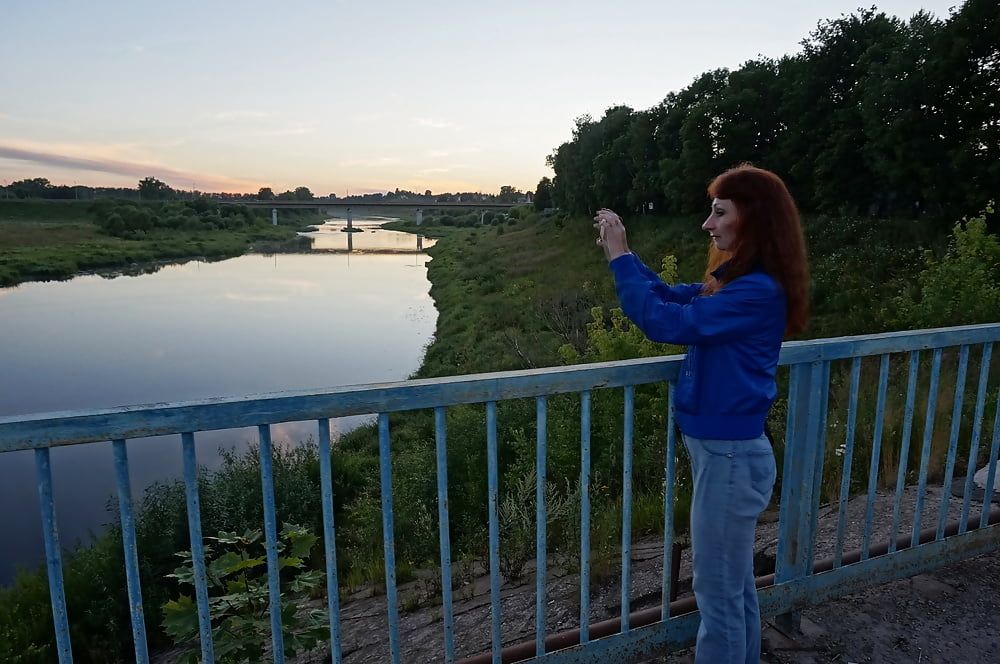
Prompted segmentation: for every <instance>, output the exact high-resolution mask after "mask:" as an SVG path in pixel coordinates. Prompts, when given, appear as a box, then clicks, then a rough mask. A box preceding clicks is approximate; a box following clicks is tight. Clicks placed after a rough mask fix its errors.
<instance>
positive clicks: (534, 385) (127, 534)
mask: <svg viewBox="0 0 1000 664" xmlns="http://www.w3.org/2000/svg"><path fill="white" fill-rule="evenodd" d="M998 339H1000V324H991V325H976V326H966V327H955V328H945V329H936V330H923V331H908V332H897V333H889V334H879V335H866V336H859V337H842V338H836V339H819V340H812V341H802V342H790V343H786V344H785V345H784V346H783V348H782V353H781V360H780V363H781V364H782V365H787V366H788V367H789V370H790V374H789V380H788V392H787V405H788V419H787V426H786V431H785V437H784V456H783V458H782V460H781V461H782V462H783V475H782V479H781V496H780V503H779V504H780V513H779V526H778V530H779V540H778V548H777V555H776V559H775V571H774V574H773V575H770V576H767V577H763V578H759V579H758V587H759V588H760V603H761V612H762V614H763V615H765V616H782V617H783V618H782V619H783V620H785V621H786V622H790V623H794V620H795V614H794V611H795V610H797V609H799V608H801V607H803V606H806V605H809V604H812V603H818V602H822V601H825V600H828V599H830V598H833V597H836V596H839V595H842V594H846V593H850V592H855V591H857V590H858V589H861V588H863V587H867V586H871V585H876V584H879V583H883V582H886V581H889V580H892V579H897V578H903V577H905V576H910V575H913V574H916V573H918V572H920V571H923V570H927V569H931V568H934V567H938V566H940V565H944V564H948V563H950V562H953V561H955V560H960V559H963V558H967V557H971V556H975V555H978V554H980V553H983V552H986V551H990V550H993V549H997V548H1000V526H998V525H994V524H997V523H998V522H1000V513H998V512H997V511H996V510H993V511H990V510H989V509H988V506H989V505H990V501H989V497H988V496H987V497H986V498H985V500H984V502H983V505H984V508H983V509H982V510H981V511H980V514H979V515H978V517H970V509H971V497H972V493H973V491H972V486H973V473H974V471H975V468H976V466H977V460H978V459H979V458H981V456H982V454H981V451H980V442H981V438H982V429H983V426H982V425H983V420H984V419H985V409H986V402H987V394H988V391H989V390H988V387H989V382H990V367H991V357H992V344H993V343H994V342H996V341H997V340H998ZM955 347H957V348H958V360H957V363H958V366H957V370H956V371H957V374H956V379H955V393H954V397H953V408H952V417H951V423H950V435H949V438H948V451H947V458H946V460H945V467H944V476H943V486H942V494H941V495H942V502H941V506H940V510H939V516H938V519H937V522H936V524H934V527H933V528H932V529H928V530H922V529H921V526H922V525H923V524H922V522H921V518H922V516H921V515H922V513H923V511H924V507H925V506H924V499H925V489H926V488H927V484H928V467H929V462H930V455H931V451H932V447H933V441H932V436H933V432H934V422H935V415H936V413H937V410H938V407H937V399H938V391H939V387H940V378H941V373H942V363H943V357H944V351H945V349H949V348H955ZM973 348H975V349H977V350H978V352H977V353H975V354H974V355H973V357H974V358H975V357H978V359H979V367H980V370H979V380H978V386H977V388H976V401H975V407H974V413H973V415H972V421H971V422H965V423H964V424H965V425H966V427H965V428H966V430H967V431H969V432H970V438H969V440H968V448H967V450H964V452H963V454H960V453H959V447H960V446H959V438H960V433H961V431H962V425H963V421H962V420H963V417H962V416H963V412H964V411H963V400H964V394H965V383H966V382H967V381H966V373H967V368H968V365H969V361H970V351H971V350H972V349H973ZM924 351H932V352H931V361H930V378H929V384H928V388H927V390H926V395H925V398H926V411H925V415H924V427H923V440H922V446H921V450H920V463H919V469H918V472H917V492H918V493H917V506H916V508H915V510H914V520H913V523H912V532H911V533H910V534H909V535H906V534H905V533H904V534H902V536H900V535H901V533H900V528H901V526H902V517H901V515H902V510H901V496H902V494H903V492H904V490H905V487H906V485H907V477H908V474H909V473H910V471H911V470H912V469H910V468H908V459H909V457H910V455H911V452H910V437H911V433H912V430H913V419H914V415H915V411H916V403H917V397H916V395H917V392H918V383H919V372H920V367H921V358H920V356H921V353H922V352H924ZM903 353H905V354H908V358H909V369H908V373H907V386H906V393H905V394H906V398H905V406H904V409H903V413H902V429H903V433H902V440H901V447H900V451H899V467H898V472H897V476H896V483H895V486H896V493H895V499H894V503H893V511H892V532H891V536H890V538H889V540H888V542H887V543H886V544H884V545H878V546H876V545H872V543H871V538H872V523H873V520H874V517H875V513H874V504H875V495H876V489H877V486H878V485H877V478H878V475H879V467H880V452H881V449H882V438H883V434H884V431H883V422H884V418H885V409H886V402H887V390H888V382H889V366H890V356H891V355H892V354H903ZM868 356H878V357H879V358H880V359H879V374H878V376H879V379H878V386H877V388H876V404H875V410H874V435H873V438H872V444H871V456H870V459H869V460H868V465H869V472H868V486H867V494H866V511H865V523H864V532H863V535H862V542H861V547H860V550H859V551H855V552H853V553H848V554H845V553H844V550H843V548H844V533H845V522H846V512H845V510H846V505H847V502H848V499H849V498H850V478H851V468H852V464H853V461H854V460H853V457H854V452H855V438H856V436H855V430H856V423H857V417H858V410H859V393H860V391H861V380H860V379H861V361H862V358H864V357H868ZM949 357H950V355H949ZM680 359H681V358H680V357H679V356H672V357H664V358H652V359H640V360H629V361H621V362H610V363H602V364H590V365H578V366H571V367H557V368H549V369H536V370H528V371H515V372H504V373H494V374H480V375H472V376H456V377H449V378H442V379H428V380H413V381H406V382H400V383H389V384H380V385H363V386H353V387H344V388H336V389H332V390H329V391H325V392H300V393H282V394H276V395H265V396H258V397H246V398H239V399H218V400H211V401H203V402H191V403H178V404H167V405H153V406H135V407H126V408H117V409H110V410H102V411H88V412H68V413H48V414H41V415H30V416H15V417H5V418H0V453H2V452H11V451H15V450H27V449H33V450H34V453H35V462H36V475H37V481H38V491H39V498H40V503H41V515H42V524H43V533H44V539H45V552H46V562H47V569H48V578H49V590H50V597H51V602H52V614H53V621H54V625H55V635H56V642H57V649H58V656H59V661H60V662H70V661H72V648H71V644H70V637H69V634H70V632H69V620H70V618H71V617H70V616H68V615H67V611H66V601H65V597H64V590H63V580H62V559H61V551H60V546H59V537H58V531H57V527H56V515H55V507H54V505H53V500H52V473H51V468H50V457H49V450H50V448H51V447H55V446H61V445H79V444H86V443H92V442H98V441H106V440H111V441H113V452H114V461H115V469H116V476H117V485H118V499H119V510H120V518H121V530H122V539H123V545H124V549H125V568H126V579H127V585H128V589H127V590H128V597H129V604H130V610H131V619H132V631H133V637H134V645H135V656H136V661H137V662H148V661H149V654H148V649H147V645H146V628H145V624H144V618H143V611H142V592H141V589H140V587H139V567H138V559H139V556H140V555H141V552H139V551H137V550H136V539H135V526H134V517H133V509H132V499H131V491H130V486H129V465H128V456H127V443H126V441H127V440H129V439H135V438H143V437H148V436H162V435H168V434H173V435H179V439H180V445H181V454H182V457H183V461H184V482H185V487H186V497H187V510H188V527H189V531H190V539H191V552H192V563H193V569H194V577H195V587H196V598H197V606H198V614H199V625H200V640H201V642H200V646H201V654H202V660H203V661H204V662H212V661H214V655H213V643H212V624H211V616H210V613H209V598H208V587H207V580H206V569H205V553H204V549H203V545H202V532H201V522H200V507H199V497H198V481H197V471H198V467H197V463H196V458H195V433H196V432H199V431H209V430H221V429H233V428H238V427H246V426H256V427H258V430H259V437H260V472H261V482H262V487H263V502H264V531H265V541H266V551H267V570H268V575H269V598H270V618H271V628H272V646H273V650H272V652H273V656H274V659H275V661H276V662H282V661H283V655H282V653H283V650H284V649H283V647H282V630H281V613H280V606H281V605H280V589H279V586H278V580H279V575H278V565H279V562H278V550H277V532H276V524H277V515H276V509H275V501H274V485H273V477H272V444H271V436H270V426H271V425H272V424H276V423H280V422H289V421H302V420H315V421H316V423H317V432H318V438H319V459H320V476H321V477H320V480H321V486H322V501H321V504H322V511H323V525H324V533H323V535H324V544H325V565H326V574H327V577H326V578H327V607H326V608H327V612H328V613H329V628H330V652H331V659H332V661H333V662H335V663H339V662H340V661H342V654H341V653H342V648H341V619H340V606H339V597H338V595H339V593H338V580H337V564H336V543H335V542H336V531H335V527H334V517H333V497H332V491H333V489H334V487H333V483H332V479H331V478H332V469H331V462H330V458H331V456H330V423H329V420H330V418H336V417H344V416H349V415H359V414H377V416H378V434H379V452H380V483H381V504H382V528H383V540H384V562H385V583H386V595H387V597H386V600H387V613H388V615H387V618H388V634H387V635H386V639H387V640H388V643H389V653H390V657H391V660H392V661H393V662H399V661H401V644H400V636H399V612H398V611H399V609H398V598H397V584H396V577H395V574H396V563H395V540H394V537H395V529H394V521H393V500H392V489H393V487H392V474H391V435H390V430H389V413H393V412H398V411H407V410H417V409H434V412H435V429H436V434H435V442H436V460H437V469H438V476H437V491H438V518H439V535H440V552H441V594H442V612H441V615H442V620H441V623H442V625H441V628H442V630H443V645H444V647H443V653H441V659H442V660H443V661H445V662H448V663H451V662H454V661H455V643H454V639H455V635H454V612H453V605H454V600H453V597H452V570H451V564H452V559H451V546H450V536H449V516H448V478H447V465H446V462H445V461H446V450H447V433H446V430H445V414H446V409H447V408H448V407H451V406H456V405H458V404H474V403H480V404H485V408H486V439H487V459H488V470H487V477H488V506H487V512H488V517H489V567H490V614H491V615H490V617H491V621H490V632H491V642H492V648H491V651H490V653H488V654H487V655H484V656H483V657H482V658H479V659H483V660H484V661H490V660H492V661H493V662H500V661H501V660H503V661H515V660H516V659H518V658H530V657H536V658H537V661H543V662H578V661H597V660H598V659H600V658H603V657H607V656H614V658H615V661H630V660H635V659H639V658H642V657H646V656H649V655H650V654H652V653H655V652H658V651H662V650H664V649H668V648H672V647H677V646H681V645H684V644H686V643H689V642H690V641H691V640H692V639H693V637H694V635H695V632H696V630H697V626H698V614H697V613H696V612H695V608H696V607H695V606H694V603H693V600H692V599H691V598H686V599H681V600H678V601H676V602H674V603H671V602H670V600H669V598H670V597H671V588H670V585H671V578H670V577H671V575H670V574H669V571H670V570H671V568H672V567H673V566H672V564H671V562H672V561H671V559H670V558H671V555H672V546H671V542H672V540H673V535H674V523H673V513H674V510H673V503H674V495H673V494H674V485H675V481H674V480H675V472H676V469H675V463H676V458H677V450H676V440H675V435H674V426H673V422H672V402H673V389H672V388H673V381H674V380H675V379H676V376H677V372H678V369H679V366H680ZM848 362H849V363H850V383H849V394H848V395H847V409H846V410H847V412H846V419H845V424H846V426H845V435H844V443H843V445H842V446H840V449H839V450H838V452H840V455H839V456H840V457H841V458H842V465H843V468H842V470H841V472H842V479H841V482H840V490H839V504H838V507H839V510H838V526H837V539H836V546H835V551H834V555H833V556H832V557H831V558H828V559H826V560H822V561H817V560H815V559H814V558H815V556H814V548H815V547H814V536H815V532H816V523H817V513H818V510H819V507H820V494H821V483H822V479H823V470H824V463H825V459H826V458H827V457H828V456H829V454H828V449H829V446H830V445H829V443H828V442H827V432H828V428H829V427H828V413H829V405H828V401H829V394H830V381H831V367H832V366H833V364H834V363H844V364H846V363H848ZM838 367H839V365H838ZM843 368H845V369H846V367H843ZM845 374H846V372H845ZM662 382H668V383H669V384H670V389H669V390H668V395H669V396H668V400H669V404H668V414H667V426H666V431H664V432H663V435H664V436H665V438H666V449H665V457H664V459H663V464H664V465H663V473H664V475H663V477H664V482H665V484H664V486H665V487H666V490H665V492H664V494H665V495H664V524H663V525H664V537H663V543H664V545H663V578H662V600H661V605H660V607H658V608H657V609H655V610H646V611H643V612H637V613H634V614H633V613H632V612H631V611H630V597H629V588H630V586H631V584H630V574H631V545H632V534H631V529H630V524H631V520H632V514H631V511H632V483H631V476H632V461H633V446H632V442H633V441H632V437H633V423H632V420H633V411H634V387H635V386H637V385H644V384H650V383H662ZM611 388H622V389H623V391H624V413H623V416H624V422H623V425H624V426H623V432H624V435H623V441H622V443H623V448H622V450H623V478H622V493H623V495H622V518H623V522H622V543H621V552H622V553H621V556H622V557H621V562H622V567H621V569H622V571H621V577H622V578H621V587H622V592H621V615H620V616H619V617H618V618H615V619H613V620H606V621H604V622H602V623H596V624H594V625H591V624H590V593H591V588H590V562H591V547H590V542H589V537H590V509H591V504H590V500H591V499H590V481H591V477H590V474H591V473H590V444H591V440H590V433H591V432H590V400H591V393H592V391H594V390H599V389H611ZM572 393H577V394H579V395H580V406H581V441H580V443H581V474H580V501H581V504H580V513H581V524H580V526H581V529H580V574H579V583H580V625H579V629H578V630H574V631H573V632H572V633H569V634H565V633H564V634H547V633H546V627H545V625H546V569H547V564H546V554H547V548H548V545H547V541H546V535H547V533H546V505H545V486H546V456H547V450H546V445H547V432H546V424H547V403H548V402H547V397H550V396H553V395H558V394H572ZM520 398H534V399H535V400H536V404H537V406H536V417H537V441H536V444H537V472H536V476H537V482H538V485H537V494H536V511H537V527H536V528H537V532H536V555H537V565H536V569H537V571H536V595H537V597H536V605H535V606H536V616H535V638H534V641H533V642H526V643H524V644H521V645H519V646H514V647H508V648H506V649H504V648H503V647H502V642H503V641H502V637H503V635H502V634H501V610H500V609H501V604H500V586H501V583H500V555H499V554H500V549H499V539H500V538H499V520H498V500H499V495H498V486H499V478H498V461H497V459H498V449H497V448H498V443H497V402H500V401H504V400H509V399H520ZM998 402H1000V397H998ZM998 423H1000V403H998V404H997V406H996V415H995V416H994V421H993V430H992V439H991V444H990V448H989V452H988V454H987V455H986V458H987V462H988V464H989V467H990V471H989V474H988V477H987V482H986V486H987V487H991V486H993V481H994V472H993V468H994V467H995V465H996V461H997V457H998V452H1000V450H998V448H1000V427H998ZM834 442H836V441H834ZM963 448H964V445H963ZM963 455H964V458H965V459H966V461H967V463H966V468H965V478H964V491H963V492H962V502H961V518H960V519H959V520H958V522H957V524H955V523H952V524H949V523H948V522H947V515H948V506H949V504H950V500H951V493H952V491H951V490H952V483H953V481H954V474H955V470H956V467H957V462H958V460H959V458H960V457H961V456H963ZM834 458H836V455H835V457H834ZM508 640H509V639H508Z"/></svg>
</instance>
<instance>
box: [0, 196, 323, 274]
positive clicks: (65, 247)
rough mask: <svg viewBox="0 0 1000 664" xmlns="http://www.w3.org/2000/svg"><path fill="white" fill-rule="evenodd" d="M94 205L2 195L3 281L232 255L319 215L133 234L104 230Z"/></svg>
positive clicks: (280, 237) (289, 235)
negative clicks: (118, 234) (276, 222)
mask: <svg viewBox="0 0 1000 664" xmlns="http://www.w3.org/2000/svg"><path fill="white" fill-rule="evenodd" d="M153 205H157V204H153V203H151V204H149V206H153ZM90 207H91V203H90V202H83V201H80V202H73V201H67V202H58V203H56V202H47V201H0V287H9V286H16V285H17V284H19V283H23V282H25V281H50V280H61V279H69V278H71V277H73V276H76V275H78V274H85V273H89V272H102V273H103V272H107V271H111V272H117V271H125V272H128V273H141V272H144V271H152V270H155V269H157V266H158V265H162V264H166V263H175V262H183V261H186V260H193V259H199V260H221V259H224V258H231V257H234V256H239V255H241V254H243V253H245V252H246V251H248V250H250V249H252V248H255V247H259V248H260V249H261V250H266V249H267V247H269V246H281V245H282V244H284V243H287V242H290V241H294V240H295V238H296V233H297V232H298V231H299V230H301V229H302V228H303V227H305V226H306V225H308V223H309V222H310V221H312V222H315V221H316V220H318V215H308V216H304V215H295V216H290V215H285V216H286V217H287V219H286V220H285V221H284V223H283V224H281V225H278V226H272V225H270V223H269V222H268V221H267V220H265V219H264V218H263V217H260V220H259V223H256V224H253V225H249V226H247V227H245V228H239V229H211V230H187V229H156V230H155V231H150V232H149V233H145V234H144V235H143V237H141V238H135V239H132V238H122V237H114V236H112V235H109V234H107V233H105V232H103V231H102V229H101V228H100V227H99V226H98V225H97V223H96V222H95V219H94V215H93V214H92V213H91V211H90Z"/></svg>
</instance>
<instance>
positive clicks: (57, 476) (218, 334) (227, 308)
mask: <svg viewBox="0 0 1000 664" xmlns="http://www.w3.org/2000/svg"><path fill="white" fill-rule="evenodd" d="M384 221H385V220H384V219H382V220H378V219H358V220H355V222H354V225H355V227H357V228H359V229H361V230H362V232H359V233H346V232H342V231H341V229H342V228H343V226H344V223H343V221H342V220H336V219H332V220H329V221H328V222H326V223H324V224H323V225H322V226H320V227H319V229H318V230H317V231H316V232H314V233H309V234H307V235H309V236H310V237H312V238H313V243H312V250H311V251H308V252H305V253H294V254H290V253H281V254H273V255H263V254H247V255H243V256H240V257H238V258H232V259H229V260H224V261H219V262H211V263H205V262H199V261H190V262H187V263H183V264H178V265H168V266H165V267H163V268H161V269H160V270H158V271H156V272H154V273H151V274H142V275H139V276H118V277H115V278H108V277H103V276H98V275H85V276H78V277H76V278H74V279H71V280H69V281H62V282H32V283H26V284H21V285H19V286H16V287H14V288H5V289H0V340H2V342H0V416H7V415H19V414H27V413H37V412H49V411H64V410H81V409H92V408H108V407H114V406H122V405H131V404H143V403H160V402H172V401H190V400H198V399H206V398H211V397H224V396H242V395H246V394H257V393H264V392H280V391H283V390H309V389H322V388H325V387H334V386H339V385H351V384H359V383H369V382H382V381H392V380H402V379H405V378H407V377H408V376H409V375H410V374H412V373H413V372H414V371H415V370H416V369H417V368H418V366H419V364H420V362H421V360H422V358H423V352H424V348H425V347H426V345H427V344H428V343H429V341H430V340H431V337H432V335H433V333H434V326H435V322H436V319H437V312H436V310H435V308H434V303H433V301H432V300H431V297H430V295H429V290H430V283H429V282H428V280H427V269H426V266H425V264H426V262H427V261H428V260H429V259H428V258H427V255H426V254H425V253H423V251H422V249H423V248H426V247H429V246H430V245H431V244H432V243H433V241H432V240H424V239H423V238H418V237H417V236H414V235H410V234H406V233H399V232H394V231H387V230H383V229H380V228H378V224H379V223H382V222H384ZM364 419H365V418H363V417H354V418H344V419H342V420H334V421H332V422H331V429H332V431H333V432H335V433H336V432H341V433H342V432H343V431H346V430H349V429H351V428H353V427H356V426H357V425H358V424H359V423H360V422H362V421H363V420H364ZM315 435H316V425H315V422H310V423H288V424H280V425H275V426H273V427H272V437H273V439H274V440H275V442H276V443H277V444H282V443H284V444H294V443H296V442H298V441H301V440H305V439H307V438H309V437H310V436H311V437H312V438H313V439H315ZM255 439H256V431H255V430H251V429H242V430H235V431H226V432H212V433H205V434H199V436H198V445H197V454H198V461H199V463H200V464H201V465H204V466H209V467H215V466H217V465H218V463H219V454H218V449H219V448H220V447H230V446H235V447H237V448H238V449H244V448H245V447H246V446H247V445H248V444H249V443H250V442H251V441H254V440H255ZM129 462H130V468H131V481H132V490H133V496H134V497H135V498H136V499H138V498H139V497H140V496H141V494H142V491H143V490H144V488H145V487H147V486H149V485H150V484H151V483H153V482H156V481H164V480H171V479H173V478H176V477H179V476H180V473H181V451H180V443H179V437H170V438H167V437H163V438H149V439H143V440H137V441H134V442H132V443H130V445H129ZM52 471H53V486H54V493H55V506H56V514H57V519H58V524H59V534H60V540H61V543H62V544H63V546H64V547H66V546H72V545H73V544H74V543H75V542H79V541H86V540H87V539H88V538H89V535H90V533H92V532H95V531H99V530H100V529H101V527H102V526H103V524H105V523H108V522H109V521H111V520H112V519H113V514H112V513H111V512H109V511H108V510H107V505H108V504H109V499H111V498H113V496H114V491H115V483H114V474H113V473H114V467H113V460H112V454H111V445H110V443H95V444H89V445H78V446H67V447H59V448H54V449H53V450H52ZM0 504H2V505H3V506H4V507H3V509H2V510H0V532H2V533H4V540H5V543H4V546H3V547H2V548H0V583H7V582H9V581H10V580H11V578H12V576H13V573H14V570H15V569H16V568H17V567H19V566H21V567H25V566H29V567H33V566H35V565H37V564H38V563H39V562H40V561H41V560H42V557H43V543H42V536H41V525H40V516H39V506H38V494H37V489H36V485H35V474H34V456H33V454H32V453H31V452H30V451H23V452H11V453H6V454H2V455H0ZM110 504H114V505H115V506H117V501H113V502H112V503H110ZM115 509H117V507H115Z"/></svg>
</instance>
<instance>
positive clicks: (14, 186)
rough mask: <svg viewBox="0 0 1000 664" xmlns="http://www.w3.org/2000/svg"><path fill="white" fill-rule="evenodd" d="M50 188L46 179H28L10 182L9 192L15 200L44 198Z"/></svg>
mask: <svg viewBox="0 0 1000 664" xmlns="http://www.w3.org/2000/svg"><path fill="white" fill-rule="evenodd" d="M50 187H51V185H50V184H49V181H48V179H46V178H30V179H27V180H18V181H16V182H12V183H11V185H10V190H11V192H13V194H14V196H15V197H17V198H45V196H46V194H47V193H48V191H49V189H50Z"/></svg>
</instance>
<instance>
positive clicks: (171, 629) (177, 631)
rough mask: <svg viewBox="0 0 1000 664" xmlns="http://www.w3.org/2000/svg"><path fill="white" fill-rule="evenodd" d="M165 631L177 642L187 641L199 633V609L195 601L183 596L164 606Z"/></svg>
mask: <svg viewBox="0 0 1000 664" xmlns="http://www.w3.org/2000/svg"><path fill="white" fill-rule="evenodd" d="M163 629H164V631H165V632H166V633H167V634H169V635H170V636H171V637H173V639H174V641H175V642H179V641H187V640H188V639H192V638H194V637H195V635H196V634H197V633H198V608H197V607H196V606H195V603H194V600H192V599H191V598H190V597H188V596H187V595H181V596H180V597H178V598H177V599H176V600H170V601H168V602H166V603H165V604H164V605H163Z"/></svg>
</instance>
